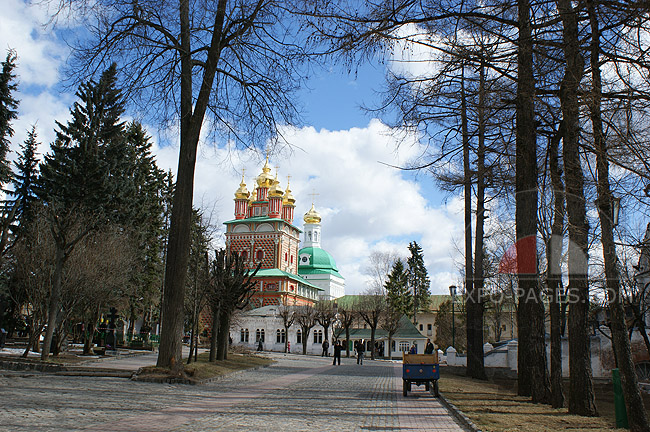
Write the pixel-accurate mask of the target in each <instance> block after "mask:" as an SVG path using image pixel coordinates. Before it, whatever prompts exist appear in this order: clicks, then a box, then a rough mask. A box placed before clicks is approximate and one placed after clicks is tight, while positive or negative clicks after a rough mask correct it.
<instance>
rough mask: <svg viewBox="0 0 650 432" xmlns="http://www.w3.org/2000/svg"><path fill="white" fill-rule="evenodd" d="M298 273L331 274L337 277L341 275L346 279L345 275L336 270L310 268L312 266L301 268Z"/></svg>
mask: <svg viewBox="0 0 650 432" xmlns="http://www.w3.org/2000/svg"><path fill="white" fill-rule="evenodd" d="M298 273H299V274H301V275H304V274H305V275H315V274H331V275H334V276H337V277H340V278H341V279H343V280H345V278H344V277H343V276H341V274H340V273H339V272H337V271H336V270H328V269H310V268H299V269H298Z"/></svg>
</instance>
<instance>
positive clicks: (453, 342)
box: [449, 285, 456, 348]
mask: <svg viewBox="0 0 650 432" xmlns="http://www.w3.org/2000/svg"><path fill="white" fill-rule="evenodd" d="M449 295H450V296H451V346H453V347H454V348H456V309H455V307H454V306H455V303H456V285H451V286H450V287H449Z"/></svg>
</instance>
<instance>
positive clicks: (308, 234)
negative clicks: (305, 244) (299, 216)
mask: <svg viewBox="0 0 650 432" xmlns="http://www.w3.org/2000/svg"><path fill="white" fill-rule="evenodd" d="M307 236H309V241H311V231H309V232H308V233H307Z"/></svg>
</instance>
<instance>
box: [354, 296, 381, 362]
mask: <svg viewBox="0 0 650 432" xmlns="http://www.w3.org/2000/svg"><path fill="white" fill-rule="evenodd" d="M386 305H387V303H386V296H384V295H383V292H381V291H379V292H377V291H373V290H368V291H366V293H364V294H363V295H362V296H361V299H360V300H359V303H358V304H357V307H356V311H357V313H358V314H359V316H360V317H361V319H362V320H364V321H365V322H366V324H368V327H370V350H371V351H370V358H371V359H372V360H375V351H376V350H375V333H376V332H377V327H378V326H379V322H380V320H381V318H382V316H383V315H384V313H386Z"/></svg>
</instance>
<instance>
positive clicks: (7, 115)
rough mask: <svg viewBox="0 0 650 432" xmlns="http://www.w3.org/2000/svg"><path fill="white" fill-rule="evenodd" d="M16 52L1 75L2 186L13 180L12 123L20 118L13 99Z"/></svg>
mask: <svg viewBox="0 0 650 432" xmlns="http://www.w3.org/2000/svg"><path fill="white" fill-rule="evenodd" d="M15 68H16V52H15V51H13V50H9V52H7V57H6V59H5V61H3V62H2V72H1V73H0V186H2V185H4V184H5V183H7V182H8V181H9V180H11V166H10V164H9V161H8V160H7V154H8V153H9V144H10V143H9V138H11V137H12V136H13V135H14V130H13V128H12V127H11V121H12V120H14V119H16V118H17V117H18V112H17V111H16V109H17V108H18V101H17V100H16V99H15V98H14V97H13V95H12V93H14V92H15V91H16V90H17V89H18V85H17V84H16V75H14V69H15Z"/></svg>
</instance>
